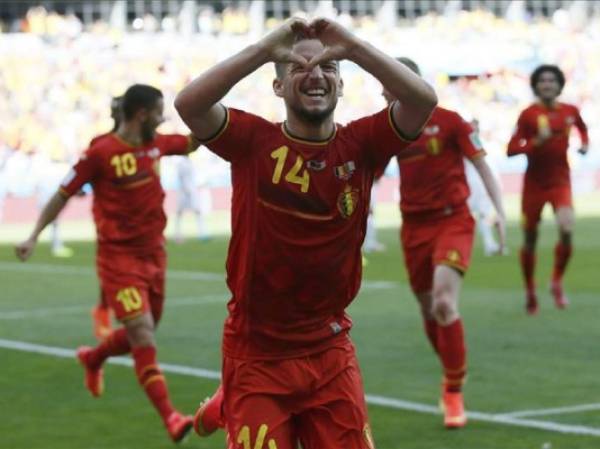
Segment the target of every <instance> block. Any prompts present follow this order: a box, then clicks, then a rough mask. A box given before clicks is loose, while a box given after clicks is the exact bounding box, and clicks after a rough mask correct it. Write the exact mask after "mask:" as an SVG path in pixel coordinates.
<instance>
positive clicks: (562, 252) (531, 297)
mask: <svg viewBox="0 0 600 449" xmlns="http://www.w3.org/2000/svg"><path fill="white" fill-rule="evenodd" d="M530 84H531V89H532V90H533V93H534V95H535V96H536V97H537V99H538V100H537V101H536V102H535V103H533V104H532V105H531V106H529V107H528V108H526V109H525V110H524V111H523V112H521V115H520V116H519V120H518V122H517V127H516V130H515V132H514V134H513V136H512V138H511V139H510V142H509V143H508V156H514V155H516V154H525V155H526V156H527V171H526V172H525V180H524V182H523V196H522V199H521V212H522V226H523V236H524V242H523V247H522V248H521V254H520V256H521V257H520V259H521V269H522V271H523V277H524V280H525V291H526V303H525V307H526V310H527V313H529V314H530V315H533V314H535V313H537V311H538V300H537V293H536V290H535V280H534V271H535V262H536V258H535V247H536V243H537V237H538V231H537V230H538V224H539V222H540V218H541V214H542V209H543V208H544V205H545V204H546V203H550V204H551V205H552V208H553V209H554V214H555V216H556V222H557V224H558V231H559V241H558V242H557V244H556V246H555V247H554V270H553V272H552V281H551V287H550V290H551V293H552V296H553V297H554V304H555V305H556V307H558V308H559V309H564V308H565V307H566V306H567V305H568V304H569V301H568V299H567V297H566V296H565V294H564V291H563V285H562V278H563V275H564V273H565V269H566V268H567V264H568V262H569V259H570V258H571V253H572V242H571V241H572V234H573V224H574V219H575V217H574V213H573V200H572V195H571V177H570V173H569V162H568V160H567V150H568V148H569V136H570V132H571V127H572V126H575V127H576V128H577V130H578V131H579V136H580V139H581V148H580V150H579V152H580V153H581V154H586V153H587V151H588V144H589V139H588V133H587V127H586V125H585V123H584V122H583V120H582V118H581V115H580V114H579V110H578V109H577V107H575V106H573V105H570V104H567V103H561V102H559V101H558V100H557V98H558V96H559V95H560V93H561V92H562V89H563V87H564V86H565V76H564V74H563V72H562V71H561V70H560V69H559V68H558V67H557V66H555V65H541V66H539V67H538V68H536V69H535V70H534V71H533V73H532V74H531V78H530Z"/></svg>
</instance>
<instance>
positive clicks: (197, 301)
mask: <svg viewBox="0 0 600 449" xmlns="http://www.w3.org/2000/svg"><path fill="white" fill-rule="evenodd" d="M228 299H229V298H228V297H227V296H226V295H202V296H191V297H186V298H167V299H166V302H165V305H167V306H168V307H169V308H171V307H187V306H201V305H206V304H217V303H223V304H224V303H225V302H227V300H228ZM90 310H91V307H90V306H82V305H74V306H55V307H45V308H35V309H20V310H7V311H5V312H4V311H2V310H0V320H22V319H25V318H45V317H47V316H50V315H51V316H64V315H79V314H81V313H82V312H86V313H87V312H89V311H90Z"/></svg>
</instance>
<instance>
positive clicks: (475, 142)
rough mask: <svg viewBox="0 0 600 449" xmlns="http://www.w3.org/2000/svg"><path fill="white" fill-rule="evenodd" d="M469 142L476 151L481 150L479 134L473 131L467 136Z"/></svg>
mask: <svg viewBox="0 0 600 449" xmlns="http://www.w3.org/2000/svg"><path fill="white" fill-rule="evenodd" d="M469 140H470V141H471V143H472V144H473V146H474V147H475V148H476V149H478V150H482V149H483V145H482V144H481V139H480V138H479V133H478V132H477V131H473V132H472V133H471V134H469Z"/></svg>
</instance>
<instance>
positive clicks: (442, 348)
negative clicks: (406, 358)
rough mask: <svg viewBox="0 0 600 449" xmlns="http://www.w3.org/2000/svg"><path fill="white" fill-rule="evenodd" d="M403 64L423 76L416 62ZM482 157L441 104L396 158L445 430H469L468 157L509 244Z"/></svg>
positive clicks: (405, 237) (408, 258) (469, 133)
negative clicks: (465, 315)
mask: <svg viewBox="0 0 600 449" xmlns="http://www.w3.org/2000/svg"><path fill="white" fill-rule="evenodd" d="M399 61H400V62H402V63H403V64H405V65H406V66H407V67H409V68H410V69H411V70H412V71H413V72H415V73H416V74H420V70H419V67H418V66H417V64H415V62H413V61H412V60H410V59H408V58H400V59H399ZM383 96H384V97H385V99H386V100H387V101H388V102H389V103H393V101H394V100H395V98H396V96H395V95H394V94H393V93H392V92H390V90H389V89H388V88H387V87H386V86H384V90H383ZM484 156H485V151H484V150H483V148H482V146H481V143H480V142H479V138H478V136H477V133H476V132H475V131H474V130H473V128H472V127H471V125H470V124H469V123H467V122H466V121H464V120H463V119H462V118H461V117H460V115H458V114H457V113H456V112H454V111H450V110H448V109H444V108H441V107H436V108H435V110H434V111H433V114H432V115H431V118H430V119H429V121H428V122H427V124H426V125H425V127H424V128H423V133H422V134H421V137H419V139H418V140H417V141H416V142H414V143H413V144H411V145H410V146H409V147H408V149H407V150H406V151H403V152H402V153H400V154H399V155H398V157H397V159H398V164H399V167H400V179H401V182H400V198H401V199H400V210H401V212H402V229H401V234H400V239H401V242H402V248H403V251H404V259H405V262H406V268H407V271H408V277H409V281H410V285H411V288H412V290H413V292H414V294H415V296H416V297H417V300H418V301H419V304H420V307H421V314H422V316H423V323H424V328H425V333H426V334H427V337H428V339H429V341H430V343H431V345H432V346H433V349H434V350H435V352H436V353H437V354H438V356H439V359H440V361H441V363H442V367H443V371H444V376H443V381H442V400H441V405H442V407H443V409H444V425H445V426H446V427H447V428H459V427H463V426H464V425H465V424H466V422H467V417H466V414H465V411H464V403H463V396H462V385H463V383H464V379H465V376H466V372H467V350H466V345H465V336H464V330H463V323H462V320H461V318H460V314H459V311H458V297H459V294H460V288H461V285H462V279H463V276H464V275H465V273H466V272H467V269H468V268H469V262H470V259H471V249H472V246H473V236H474V230H475V222H474V220H473V217H472V216H471V213H470V211H469V207H468V205H467V199H468V197H469V187H468V184H467V180H466V178H465V166H464V161H463V159H464V158H467V159H469V160H470V161H471V162H472V163H473V165H474V166H475V168H476V170H477V172H478V173H479V176H480V177H481V180H482V181H483V184H484V185H485V188H486V190H487V192H488V194H489V196H490V198H491V200H492V202H493V204H494V207H495V209H496V213H497V215H498V218H497V223H498V229H499V244H500V247H501V248H502V247H504V234H505V214H504V207H503V205H502V199H501V196H500V188H499V186H498V184H497V182H496V180H495V178H494V176H493V174H492V172H491V170H490V168H489V166H488V164H487V162H486V161H485V157H484Z"/></svg>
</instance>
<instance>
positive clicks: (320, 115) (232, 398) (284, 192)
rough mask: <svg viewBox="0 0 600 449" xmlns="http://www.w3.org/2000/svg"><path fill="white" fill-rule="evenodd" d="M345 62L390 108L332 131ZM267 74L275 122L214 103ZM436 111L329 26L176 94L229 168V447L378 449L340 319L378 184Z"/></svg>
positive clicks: (290, 36)
mask: <svg viewBox="0 0 600 449" xmlns="http://www.w3.org/2000/svg"><path fill="white" fill-rule="evenodd" d="M343 59H349V60H351V61H353V62H355V63H357V64H358V65H359V66H361V67H362V68H363V69H364V70H366V71H367V72H370V73H371V74H372V75H374V76H375V77H376V78H378V79H379V80H380V81H381V82H382V84H384V85H385V86H386V87H387V88H388V89H389V90H390V91H391V92H393V93H394V96H395V97H396V98H398V99H399V101H396V102H394V103H393V104H392V105H390V106H389V107H388V108H386V109H384V110H382V111H380V112H378V113H376V114H374V115H371V116H368V117H364V118H362V119H360V120H357V121H354V122H352V123H349V124H348V125H346V126H340V125H336V123H335V122H334V119H333V114H334V110H335V107H336V105H337V99H338V97H340V96H341V95H342V90H343V82H342V80H341V78H340V73H339V63H338V61H339V60H343ZM269 62H274V63H275V64H276V79H275V80H274V81H273V90H274V92H275V95H277V96H278V97H281V98H283V100H284V103H285V107H286V116H287V118H286V120H285V121H284V122H283V123H271V122H269V121H266V120H264V119H262V118H260V117H258V116H256V115H254V114H251V113H248V112H244V111H240V110H237V109H233V108H227V107H225V106H223V105H222V104H221V103H220V101H221V99H222V98H223V96H224V95H225V94H226V93H227V92H228V91H229V90H230V89H231V88H232V87H233V86H235V85H236V84H237V83H238V82H239V81H240V80H242V79H243V78H244V77H246V76H247V75H249V74H250V73H252V72H254V71H255V70H256V69H258V68H259V67H261V66H262V65H264V64H266V63H269ZM436 101H437V99H436V96H435V93H434V92H433V90H432V89H431V87H429V86H428V85H427V84H426V83H425V82H424V81H423V80H421V79H420V78H419V77H417V76H415V75H414V74H413V73H411V72H410V71H409V70H407V69H406V68H405V67H403V66H402V64H400V63H398V62H397V61H395V60H394V59H393V58H390V57H388V56H386V55H385V54H383V53H382V52H380V51H379V50H377V49H375V48H374V47H373V46H371V45H370V44H368V43H367V42H365V41H363V40H361V39H359V38H357V37H356V36H354V35H353V34H351V33H350V32H349V31H347V30H346V29H344V28H343V27H341V26H340V25H339V24H337V23H335V22H333V21H330V20H326V19H318V20H315V21H313V22H311V23H308V22H306V21H303V20H302V19H291V20H289V21H288V22H286V23H285V24H283V25H282V26H281V27H279V28H278V29H276V30H275V31H273V32H272V33H271V34H269V35H267V36H266V37H265V38H263V39H261V40H260V41H258V42H257V43H255V44H253V45H250V46H248V47H246V48H245V49H244V50H242V51H240V52H239V53H237V54H235V55H234V56H232V57H230V58H228V59H226V60H224V61H223V62H221V63H219V64H217V65H216V66H214V67H212V68H211V69H209V70H208V71H206V72H205V73H203V74H202V75H201V76H200V77H198V78H197V79H196V80H194V81H193V82H192V83H191V84H189V85H188V86H187V87H186V88H185V89H184V90H183V91H182V92H181V93H180V94H179V95H178V97H177V99H176V101H175V106H176V108H177V110H178V111H179V113H180V115H181V116H182V118H183V120H184V121H185V122H186V123H187V125H188V126H189V127H190V128H191V129H192V131H193V132H194V134H195V136H196V137H198V138H200V139H201V141H203V142H204V144H205V145H206V146H208V148H209V149H210V150H211V151H213V152H215V153H216V154H218V155H219V156H221V157H222V158H224V159H225V160H227V161H230V162H231V170H232V180H233V201H232V237H231V242H230V245H229V255H228V260H227V274H228V277H227V282H228V286H229V288H230V290H231V292H232V299H231V301H230V302H229V304H228V310H229V316H228V318H227V319H226V322H225V326H224V336H223V371H222V397H223V412H224V415H225V417H226V427H227V432H228V447H229V448H230V449H233V448H236V449H239V448H248V447H265V448H266V447H269V448H275V447H276V448H278V449H292V448H293V449H295V448H296V447H297V446H298V443H300V444H301V445H302V447H303V448H304V449H325V448H344V449H367V448H372V447H373V443H372V439H371V436H370V430H369V425H368V421H367V413H366V406H365V399H364V392H363V387H362V380H361V375H360V371H359V367H358V362H357V359H356V356H355V352H354V346H353V344H352V342H351V340H350V337H349V335H348V332H349V330H350V327H351V325H352V322H351V320H350V318H349V317H348V315H347V314H346V313H345V308H346V307H347V306H348V304H350V302H351V301H352V300H353V299H354V297H355V296H356V294H357V292H358V289H359V287H360V281H361V271H362V262H361V245H362V242H363V239H364V234H365V227H366V219H367V214H368V211H369V197H370V193H371V186H372V183H373V176H374V173H375V171H376V170H377V169H378V168H379V167H380V166H384V165H385V164H386V163H387V162H388V161H389V159H390V158H391V156H392V155H393V154H395V153H396V152H398V151H400V150H401V149H403V148H404V147H406V146H407V145H408V144H409V143H410V140H411V138H412V137H413V136H417V135H418V134H419V132H420V130H421V128H422V126H423V124H424V123H425V121H426V120H427V118H428V117H429V114H430V113H431V110H432V109H433V107H434V106H435V104H436ZM403 136H404V137H403Z"/></svg>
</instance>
